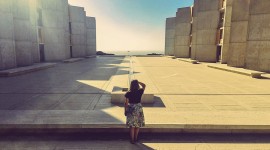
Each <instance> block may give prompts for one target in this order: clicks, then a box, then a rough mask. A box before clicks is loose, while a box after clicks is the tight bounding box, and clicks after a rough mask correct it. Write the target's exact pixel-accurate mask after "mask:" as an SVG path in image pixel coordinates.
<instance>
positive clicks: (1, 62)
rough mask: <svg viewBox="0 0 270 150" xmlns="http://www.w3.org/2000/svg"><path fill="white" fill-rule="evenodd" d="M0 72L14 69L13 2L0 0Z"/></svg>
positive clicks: (11, 0)
mask: <svg viewBox="0 0 270 150" xmlns="http://www.w3.org/2000/svg"><path fill="white" fill-rule="evenodd" d="M0 20H1V21H0V70H4V69H10V68H15V67H16V52H15V43H14V21H13V0H0Z"/></svg>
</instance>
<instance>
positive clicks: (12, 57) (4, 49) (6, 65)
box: [0, 39, 17, 70]
mask: <svg viewBox="0 0 270 150" xmlns="http://www.w3.org/2000/svg"><path fill="white" fill-rule="evenodd" d="M0 57H1V62H0V67H1V68H0V70H3V69H10V68H15V67H16V66H17V65H16V52H15V47H14V41H13V40H6V39H0Z"/></svg>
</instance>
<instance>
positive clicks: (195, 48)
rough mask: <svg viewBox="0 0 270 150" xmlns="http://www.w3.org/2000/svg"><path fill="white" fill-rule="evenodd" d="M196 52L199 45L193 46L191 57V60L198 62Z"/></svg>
mask: <svg viewBox="0 0 270 150" xmlns="http://www.w3.org/2000/svg"><path fill="white" fill-rule="evenodd" d="M196 51H197V45H191V56H190V58H191V59H193V60H196Z"/></svg>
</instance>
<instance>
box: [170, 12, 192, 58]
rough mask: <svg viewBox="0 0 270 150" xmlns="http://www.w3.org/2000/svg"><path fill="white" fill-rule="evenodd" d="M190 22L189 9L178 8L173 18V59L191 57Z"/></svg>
mask: <svg viewBox="0 0 270 150" xmlns="http://www.w3.org/2000/svg"><path fill="white" fill-rule="evenodd" d="M191 21H192V15H191V7H186V8H179V9H178V11H177V13H176V18H175V42H174V56H175V57H181V58H189V57H190V55H191V47H190V44H191V43H190V41H191Z"/></svg>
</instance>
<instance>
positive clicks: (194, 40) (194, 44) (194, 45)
mask: <svg viewBox="0 0 270 150" xmlns="http://www.w3.org/2000/svg"><path fill="white" fill-rule="evenodd" d="M198 6H199V0H194V5H193V7H192V17H193V18H192V24H191V27H192V31H191V32H192V40H191V59H194V60H196V59H197V58H196V52H197V22H198Z"/></svg>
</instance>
